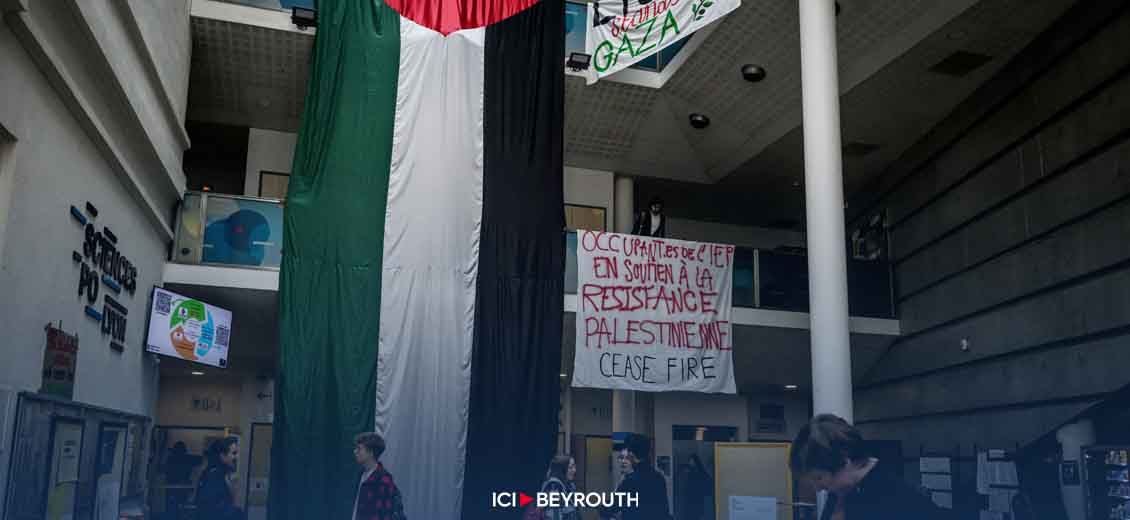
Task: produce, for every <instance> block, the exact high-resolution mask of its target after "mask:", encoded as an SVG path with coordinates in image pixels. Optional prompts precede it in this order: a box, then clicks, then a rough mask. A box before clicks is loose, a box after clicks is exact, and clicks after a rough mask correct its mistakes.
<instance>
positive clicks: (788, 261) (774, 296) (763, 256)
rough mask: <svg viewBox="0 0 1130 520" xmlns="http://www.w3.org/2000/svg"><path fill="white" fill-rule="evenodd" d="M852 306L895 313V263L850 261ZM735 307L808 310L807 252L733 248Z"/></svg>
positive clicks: (573, 259) (571, 289)
mask: <svg viewBox="0 0 1130 520" xmlns="http://www.w3.org/2000/svg"><path fill="white" fill-rule="evenodd" d="M565 246H566V247H565V249H566V251H565V254H566V258H565V292H566V293H567V294H576V293H577V234H576V233H575V232H569V233H567V234H566V237H565ZM847 271H848V307H849V313H850V314H851V315H852V316H862V317H868V318H893V317H894V315H895V313H894V306H893V305H892V304H891V274H890V273H891V266H890V264H889V263H887V262H883V261H860V260H849V261H848V266H847ZM733 291H734V292H733V302H734V306H735V307H753V308H762V309H775V310H784V311H795V312H808V257H806V256H804V255H798V254H789V253H781V252H774V251H767V250H763V249H750V248H744V247H739V248H737V250H736V251H735V253H734V289H733Z"/></svg>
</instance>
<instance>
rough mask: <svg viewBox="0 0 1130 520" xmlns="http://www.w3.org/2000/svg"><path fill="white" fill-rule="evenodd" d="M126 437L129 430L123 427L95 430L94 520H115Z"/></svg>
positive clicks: (111, 424) (112, 426)
mask: <svg viewBox="0 0 1130 520" xmlns="http://www.w3.org/2000/svg"><path fill="white" fill-rule="evenodd" d="M128 437H129V430H128V425H126V424H118V423H102V425H101V426H99V428H98V458H97V462H96V463H95V475H96V476H95V495H94V518H95V519H96V520H118V517H119V515H118V506H119V502H120V499H121V494H122V479H123V476H124V475H125V463H126V444H127V443H128Z"/></svg>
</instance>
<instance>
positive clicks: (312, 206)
mask: <svg viewBox="0 0 1130 520" xmlns="http://www.w3.org/2000/svg"><path fill="white" fill-rule="evenodd" d="M318 22H319V25H318V30H317V36H316V39H315V45H314V51H313V57H312V63H311V76H310V86H309V92H308V94H307V98H306V108H305V113H304V114H303V121H302V129H301V132H300V134H299V139H298V149H297V152H296V156H295V159H294V169H293V174H292V176H291V180H290V192H289V195H288V198H287V205H286V217H285V221H286V225H285V227H286V231H285V233H286V234H285V251H284V255H283V264H282V272H281V284H280V292H279V305H280V308H279V309H280V310H279V321H280V329H281V330H280V332H281V347H280V349H281V352H280V364H279V372H278V378H277V380H276V384H277V387H276V401H275V402H276V414H275V428H274V447H273V453H272V457H271V460H272V466H271V487H270V505H271V507H270V515H271V518H272V519H296V520H297V519H302V520H308V519H313V518H319V519H320V518H334V519H348V518H350V517H351V513H352V508H353V497H354V493H355V492H356V490H357V477H358V475H359V471H358V468H357V466H356V465H355V464H354V462H353V460H352V454H351V449H352V446H353V444H352V438H353V436H354V435H355V434H356V433H358V432H363V431H372V430H374V428H375V429H376V430H377V431H378V432H380V433H381V434H383V435H384V437H385V439H386V441H387V443H388V451H387V452H386V453H385V454H384V456H383V457H382V460H383V462H384V464H385V466H386V467H387V468H388V469H389V470H390V471H391V472H392V474H393V476H394V478H395V480H396V483H397V485H398V486H399V487H400V489H401V490H402V492H403V495H404V502H405V507H406V513H407V516H408V517H409V518H411V519H413V520H417V519H418V520H446V519H457V518H460V517H462V518H468V519H479V518H488V517H489V518H505V514H508V513H505V512H500V511H491V510H490V493H491V492H493V491H502V490H526V491H529V490H531V489H533V488H536V486H537V485H538V484H539V482H540V480H541V479H542V477H543V476H544V472H545V467H546V466H545V465H546V463H547V462H548V460H549V458H550V457H551V456H552V454H553V451H554V446H555V441H556V438H555V434H556V431H557V403H558V391H559V390H558V385H559V382H558V371H559V368H560V359H561V358H560V354H561V347H560V345H561V320H562V313H563V308H562V277H563V271H564V251H563V249H564V243H563V236H562V228H563V226H564V217H563V208H562V146H563V141H562V117H563V95H564V77H563V66H562V64H563V61H564V57H563V52H564V50H563V47H564V39H563V3H562V1H561V0H541V1H539V2H536V3H535V2H533V1H531V0H493V1H491V0H478V1H477V0H431V1H430V2H417V1H416V0H395V1H393V0H390V1H389V2H382V1H381V0H319V2H318Z"/></svg>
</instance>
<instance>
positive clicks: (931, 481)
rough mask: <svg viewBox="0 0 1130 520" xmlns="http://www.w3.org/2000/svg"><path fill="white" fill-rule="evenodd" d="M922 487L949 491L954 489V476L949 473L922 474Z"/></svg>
mask: <svg viewBox="0 0 1130 520" xmlns="http://www.w3.org/2000/svg"><path fill="white" fill-rule="evenodd" d="M922 487H924V488H926V489H929V490H936V491H949V490H951V489H953V478H952V477H950V476H949V475H931V474H925V475H922Z"/></svg>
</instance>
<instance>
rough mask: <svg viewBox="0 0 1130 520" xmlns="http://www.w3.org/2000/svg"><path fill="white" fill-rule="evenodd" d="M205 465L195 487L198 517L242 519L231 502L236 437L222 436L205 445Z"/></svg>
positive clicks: (236, 451)
mask: <svg viewBox="0 0 1130 520" xmlns="http://www.w3.org/2000/svg"><path fill="white" fill-rule="evenodd" d="M207 455H208V468H207V469H205V470H204V473H203V474H201V475H200V483H199V484H198V485H197V488H196V518H197V519H198V520H245V519H246V518H247V515H246V514H244V512H243V510H242V509H239V508H238V507H236V506H235V468H236V466H237V465H238V464H239V439H238V438H236V437H226V438H223V439H220V440H218V441H216V442H214V443H212V446H211V447H210V448H209V449H208V453H207Z"/></svg>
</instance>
